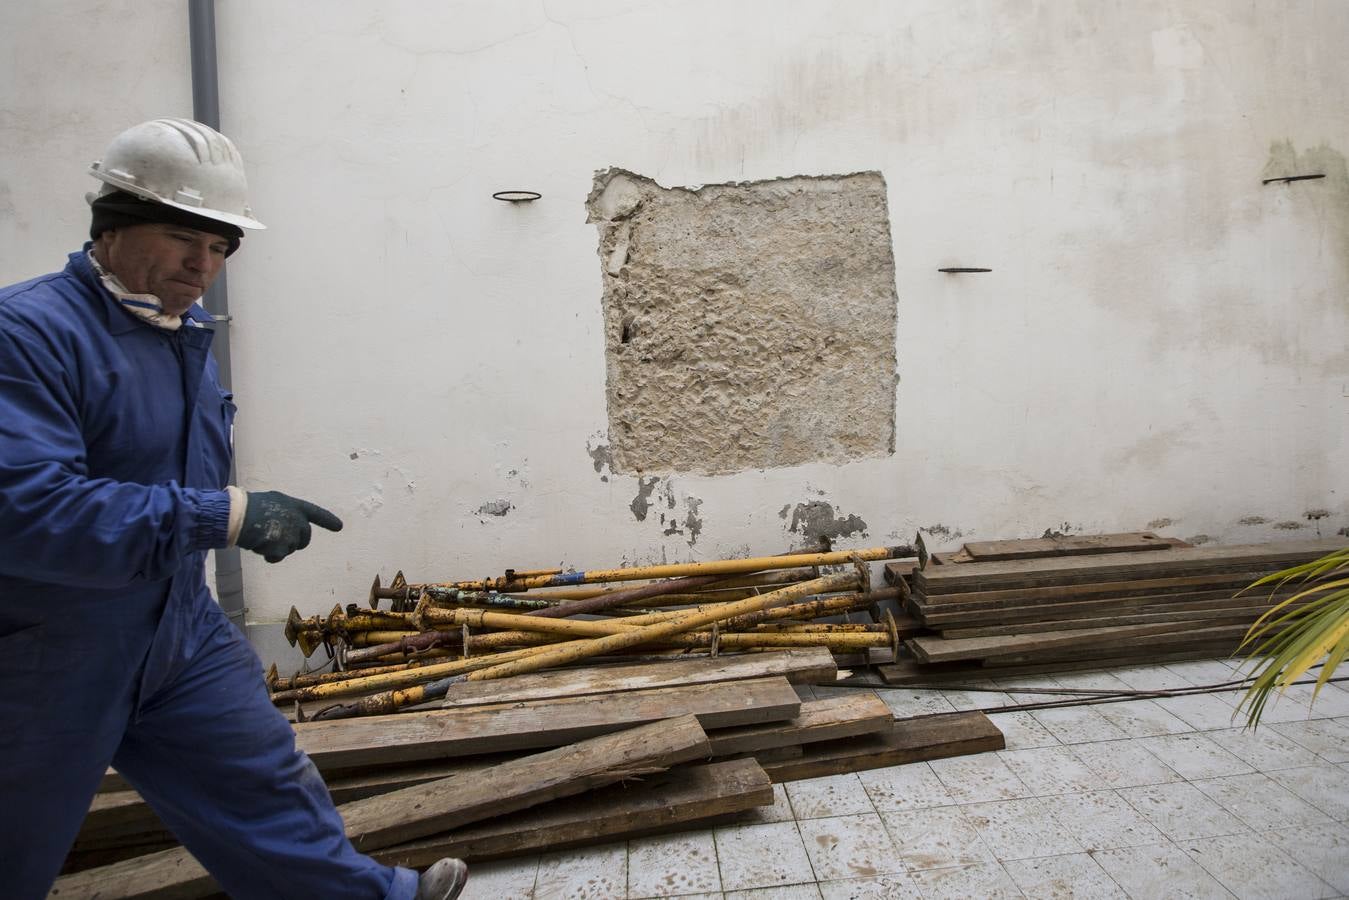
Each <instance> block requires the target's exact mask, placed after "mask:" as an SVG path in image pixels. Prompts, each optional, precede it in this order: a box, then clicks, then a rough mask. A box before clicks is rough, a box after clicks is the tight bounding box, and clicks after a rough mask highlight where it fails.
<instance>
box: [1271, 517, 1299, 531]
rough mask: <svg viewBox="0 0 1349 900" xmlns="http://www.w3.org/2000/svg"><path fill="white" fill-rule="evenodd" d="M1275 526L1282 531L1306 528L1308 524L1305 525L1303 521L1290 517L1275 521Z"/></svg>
mask: <svg viewBox="0 0 1349 900" xmlns="http://www.w3.org/2000/svg"><path fill="white" fill-rule="evenodd" d="M1274 527H1275V528H1277V529H1279V530H1280V531H1297V530H1298V529H1300V528H1306V527H1307V526H1306V525H1303V524H1302V523H1301V522H1296V521H1293V520H1292V519H1289V520H1287V521H1285V522H1275V523H1274Z"/></svg>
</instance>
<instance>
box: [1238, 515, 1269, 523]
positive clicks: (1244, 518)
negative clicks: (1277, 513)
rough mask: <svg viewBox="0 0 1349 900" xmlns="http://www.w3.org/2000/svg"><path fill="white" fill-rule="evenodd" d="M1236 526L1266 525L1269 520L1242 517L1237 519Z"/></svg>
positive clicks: (1259, 517)
mask: <svg viewBox="0 0 1349 900" xmlns="http://www.w3.org/2000/svg"><path fill="white" fill-rule="evenodd" d="M1237 524H1238V525H1268V524H1269V519H1266V518H1265V517H1264V516H1243V517H1242V518H1240V519H1237Z"/></svg>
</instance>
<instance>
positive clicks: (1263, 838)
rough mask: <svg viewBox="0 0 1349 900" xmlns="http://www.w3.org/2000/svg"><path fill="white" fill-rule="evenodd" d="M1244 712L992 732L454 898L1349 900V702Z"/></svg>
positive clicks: (1177, 707) (1301, 697)
mask: <svg viewBox="0 0 1349 900" xmlns="http://www.w3.org/2000/svg"><path fill="white" fill-rule="evenodd" d="M1234 677H1236V676H1235V674H1234V671H1233V669H1231V668H1230V667H1229V666H1228V665H1227V664H1226V663H1225V662H1222V661H1205V662H1198V663H1177V664H1173V665H1170V666H1154V667H1148V668H1135V669H1119V670H1114V671H1111V672H1096V673H1088V674H1074V675H1064V676H1061V677H1058V678H1046V677H1037V678H1034V679H1019V680H1018V679H999V680H998V681H997V682H988V683H987V684H986V685H983V686H987V687H989V688H993V689H995V690H992V691H988V692H984V691H959V690H950V691H917V690H909V689H903V690H893V691H890V690H882V691H880V692H879V693H880V694H881V696H882V697H883V698H884V699H885V700H886V701H887V702H888V703H889V704H890V705H891V707H892V708H893V709H894V710H895V711H896V713H897V714H899V715H905V716H908V715H924V714H928V713H934V712H949V711H950V710H953V709H976V708H989V707H993V706H999V705H1004V704H1007V703H1010V702H1035V701H1040V700H1044V699H1046V696H1045V695H1042V694H1041V695H1037V694H1030V693H1018V692H1017V690H1016V689H1017V688H1022V689H1023V690H1024V689H1027V688H1074V689H1087V690H1092V689H1122V688H1137V689H1149V690H1150V689H1157V688H1183V687H1189V686H1192V685H1198V684H1212V683H1215V682H1218V681H1228V680H1232V679H1233V678H1234ZM806 690H807V691H808V690H809V689H806ZM821 693H823V691H821ZM1238 697H1239V695H1238V694H1233V693H1222V694H1197V695H1192V696H1187V697H1176V698H1168V699H1160V700H1137V701H1131V702H1129V703H1118V704H1103V705H1096V706H1085V707H1073V708H1068V709H1056V710H1041V711H1036V712H1010V713H996V714H994V716H993V721H994V722H995V723H996V724H997V725H998V726H999V727H1000V728H1002V730H1003V732H1004V733H1005V734H1006V737H1007V749H1006V750H1002V751H999V752H997V753H985V754H980V755H977V756H967V757H959V758H955V759H946V760H938V761H935V762H932V763H915V764H912V765H907V766H895V767H892V768H889V769H878V770H873V771H869V772H860V773H857V774H848V775H835V776H830V777H827V778H816V779H812V780H809V781H797V782H791V783H788V784H786V785H778V786H777V787H776V788H775V792H776V798H777V801H776V803H775V804H774V805H773V806H772V807H766V808H763V809H762V810H760V811H758V812H757V813H756V819H755V821H754V822H752V823H750V824H743V825H736V826H733V827H725V828H716V829H702V830H694V831H688V832H684V833H681V834H674V835H668V836H663V837H655V838H644V839H642V840H633V841H628V842H620V843H615V844H608V845H605V846H601V847H594V848H589V849H586V850H579V851H569V852H566V853H555V854H545V855H543V856H533V857H525V858H520V859H513V860H505V861H501V862H496V863H482V864H478V865H475V866H473V868H472V877H471V878H470V880H469V886H468V889H467V890H466V891H465V893H464V898H465V900H503V898H522V900H528V898H532V900H554V898H563V897H576V898H582V897H584V898H644V897H676V896H677V897H687V898H725V900H740V898H780V900H794V898H810V900H835V898H838V900H842V898H891V897H894V898H906V897H978V898H984V897H1133V898H1152V897H1156V898H1172V897H1224V898H1226V897H1240V898H1257V897H1271V898H1280V900H1283V898H1300V897H1343V896H1349V691H1346V690H1343V689H1341V688H1340V687H1338V686H1335V685H1328V686H1327V687H1326V688H1325V689H1324V691H1323V694H1322V696H1321V697H1319V698H1318V699H1317V701H1316V704H1315V706H1314V707H1313V708H1312V709H1311V710H1309V709H1308V706H1307V705H1306V704H1307V700H1308V698H1309V691H1306V690H1302V689H1296V688H1295V689H1294V690H1292V691H1290V693H1289V696H1287V697H1284V698H1282V699H1280V700H1279V701H1278V702H1277V703H1276V704H1273V705H1272V706H1271V707H1270V710H1269V713H1268V714H1267V715H1266V717H1265V723H1266V724H1263V725H1262V726H1261V727H1260V728H1259V730H1257V731H1255V732H1248V731H1245V730H1244V729H1242V728H1240V727H1238V725H1239V723H1238V722H1234V721H1233V712H1234V708H1233V705H1234V704H1235V703H1236V702H1237V699H1238Z"/></svg>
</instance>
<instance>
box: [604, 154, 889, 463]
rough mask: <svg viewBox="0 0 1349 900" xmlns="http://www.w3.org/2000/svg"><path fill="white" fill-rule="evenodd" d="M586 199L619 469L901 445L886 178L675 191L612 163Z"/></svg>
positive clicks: (845, 455) (782, 458)
mask: <svg viewBox="0 0 1349 900" xmlns="http://www.w3.org/2000/svg"><path fill="white" fill-rule="evenodd" d="M586 207H587V210H588V213H589V221H591V222H594V223H596V224H597V225H598V228H599V256H600V261H601V272H602V279H603V283H604V297H603V302H604V319H605V344H606V364H607V369H608V388H607V396H608V414H609V429H608V434H609V442H610V448H611V459H610V465H611V468H612V471H614V472H619V473H625V474H632V473H638V472H650V471H673V472H698V473H705V474H724V473H729V472H738V471H742V470H745V469H752V468H767V467H773V466H788V465H798V464H801V463H806V462H817V461H824V462H844V461H847V460H852V459H858V458H863V457H873V456H881V455H885V454H889V453H893V452H894V441H895V422H894V390H895V310H896V295H895V275H894V260H893V256H892V252H891V241H890V225H889V214H888V210H887V206H886V191H885V180H884V179H883V178H882V177H881V175H880V174H879V173H877V172H864V173H857V174H852V175H839V176H823V177H806V176H801V177H792V178H782V179H777V180H773V181H763V182H747V183H741V184H719V185H708V186H705V187H701V188H697V189H688V188H670V189H666V188H662V187H661V186H660V185H658V184H656V183H655V182H654V181H652V180H650V179H648V178H644V177H642V176H640V175H635V174H633V173H631V172H627V171H624V170H621V169H609V170H607V171H603V172H599V173H597V174H596V177H595V183H594V189H593V190H592V192H591V194H590V197H589V198H588V200H587V203H586ZM592 458H593V456H592Z"/></svg>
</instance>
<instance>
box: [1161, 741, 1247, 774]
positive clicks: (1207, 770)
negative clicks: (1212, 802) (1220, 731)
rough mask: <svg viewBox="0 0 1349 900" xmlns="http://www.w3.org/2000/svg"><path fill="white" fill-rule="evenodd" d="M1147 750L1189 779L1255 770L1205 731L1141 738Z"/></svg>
mask: <svg viewBox="0 0 1349 900" xmlns="http://www.w3.org/2000/svg"><path fill="white" fill-rule="evenodd" d="M1138 742H1139V743H1140V744H1141V745H1142V746H1143V748H1144V749H1146V750H1147V751H1148V752H1149V753H1151V754H1152V755H1153V756H1155V757H1157V758H1158V759H1162V760H1165V761H1166V764H1167V765H1168V766H1170V767H1171V768H1173V769H1175V770H1176V771H1177V772H1179V773H1180V774H1181V775H1182V776H1184V777H1185V778H1189V779H1195V778H1217V777H1219V776H1222V775H1242V774H1245V773H1247V772H1253V771H1255V770H1254V769H1252V768H1251V767H1250V766H1248V765H1247V764H1246V763H1244V762H1242V761H1241V760H1240V759H1238V758H1237V757H1235V756H1233V755H1232V754H1231V753H1228V752H1227V751H1226V750H1224V749H1223V748H1222V747H1221V746H1219V745H1218V744H1217V743H1215V742H1214V741H1213V740H1212V739H1211V738H1209V737H1208V735H1204V734H1169V735H1163V736H1161V737H1150V738H1140V739H1139V741H1138Z"/></svg>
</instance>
